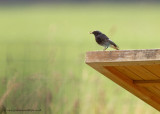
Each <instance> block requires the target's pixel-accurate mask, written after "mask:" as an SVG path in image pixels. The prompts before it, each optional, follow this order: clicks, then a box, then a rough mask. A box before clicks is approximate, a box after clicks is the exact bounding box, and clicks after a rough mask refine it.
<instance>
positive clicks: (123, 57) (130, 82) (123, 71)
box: [86, 49, 160, 111]
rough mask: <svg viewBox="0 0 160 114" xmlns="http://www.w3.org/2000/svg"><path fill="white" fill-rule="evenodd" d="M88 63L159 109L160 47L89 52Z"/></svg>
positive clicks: (87, 55)
mask: <svg viewBox="0 0 160 114" xmlns="http://www.w3.org/2000/svg"><path fill="white" fill-rule="evenodd" d="M86 63H87V64H88V65H90V66H91V67H92V68H94V69H95V70H97V71H98V72H100V73H102V74H103V75H105V76H106V77H108V78H109V79H111V80H112V81H113V82H115V83H117V84H118V85H120V86H121V87H123V88H125V89H126V90H128V91H129V92H130V93H132V94H134V95H135V96H137V97H139V98H140V99H142V100H143V101H145V102H146V103H148V104H150V105H151V106H152V107H154V108H156V109H157V110H159V111H160V49H149V50H121V51H95V52H87V54H86Z"/></svg>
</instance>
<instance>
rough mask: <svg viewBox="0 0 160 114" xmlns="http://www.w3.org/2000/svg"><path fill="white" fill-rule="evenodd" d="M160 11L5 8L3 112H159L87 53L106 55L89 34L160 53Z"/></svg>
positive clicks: (1, 30)
mask: <svg viewBox="0 0 160 114" xmlns="http://www.w3.org/2000/svg"><path fill="white" fill-rule="evenodd" d="M159 13H160V5H155V4H148V5H147V4H139V5H138V4H98V5H96V4H90V5H89V4H86V5H85V4H80V5H75V4H72V5H48V6H47V5H45V6H42V5H33V6H16V7H11V6H10V7H1V8H0V55H1V56H0V81H1V82H0V96H1V100H4V101H3V104H4V106H5V107H6V108H7V109H41V111H40V112H34V113H35V114H36V113H37V114H39V113H41V114H44V113H47V114H50V113H51V114H141V113H144V114H158V111H156V110H155V109H153V108H152V107H150V106H149V105H147V104H145V103H144V102H143V101H141V100H139V99H138V98H136V97H135V96H133V95H131V94H130V93H129V92H127V91H126V90H124V89H123V88H121V87H119V86H118V85H116V84H115V83H113V82H112V81H110V80H109V79H107V78H106V77H104V76H102V75H101V74H99V73H97V72H96V71H95V70H93V69H92V68H90V67H89V66H87V65H86V64H85V63H84V61H85V53H86V52H87V51H94V50H102V49H103V47H100V46H98V45H97V44H96V43H95V41H94V37H93V35H90V34H89V33H88V32H89V31H93V30H100V31H102V32H104V33H105V34H107V35H108V36H109V37H110V38H111V39H112V40H113V41H114V42H116V43H117V44H118V45H119V47H120V49H152V48H159V42H160V34H159V30H160V21H159V20H160V15H159ZM109 50H111V49H109ZM8 113H15V112H8ZM16 113H19V114H21V113H22V112H16ZM23 113H24V114H25V113H28V112H23Z"/></svg>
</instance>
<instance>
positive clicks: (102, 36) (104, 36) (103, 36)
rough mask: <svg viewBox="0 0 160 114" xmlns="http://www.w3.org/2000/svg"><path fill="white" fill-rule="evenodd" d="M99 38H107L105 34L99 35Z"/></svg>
mask: <svg viewBox="0 0 160 114" xmlns="http://www.w3.org/2000/svg"><path fill="white" fill-rule="evenodd" d="M100 37H101V38H103V39H106V40H108V39H109V38H108V37H107V36H106V35H105V34H101V35H100Z"/></svg>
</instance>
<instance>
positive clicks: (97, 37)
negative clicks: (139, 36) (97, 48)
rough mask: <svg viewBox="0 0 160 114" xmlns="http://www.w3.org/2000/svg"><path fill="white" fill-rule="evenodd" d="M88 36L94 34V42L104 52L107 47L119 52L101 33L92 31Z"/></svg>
mask: <svg viewBox="0 0 160 114" xmlns="http://www.w3.org/2000/svg"><path fill="white" fill-rule="evenodd" d="M90 34H94V36H95V40H96V42H97V43H98V44H99V45H101V46H103V47H104V49H103V50H104V51H105V50H106V49H107V48H108V47H112V48H114V49H116V50H119V47H118V46H117V45H116V44H115V43H114V42H113V41H112V40H110V39H109V38H108V37H107V36H106V35H105V34H103V33H101V32H100V31H93V32H90Z"/></svg>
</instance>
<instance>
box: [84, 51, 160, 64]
mask: <svg viewBox="0 0 160 114" xmlns="http://www.w3.org/2000/svg"><path fill="white" fill-rule="evenodd" d="M86 63H93V64H94V63H95V64H100V65H105V66H123V65H144V64H146V65H147V64H148V65H153V64H160V49H148V50H119V51H117V50H115V51H93V52H87V56H86Z"/></svg>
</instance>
